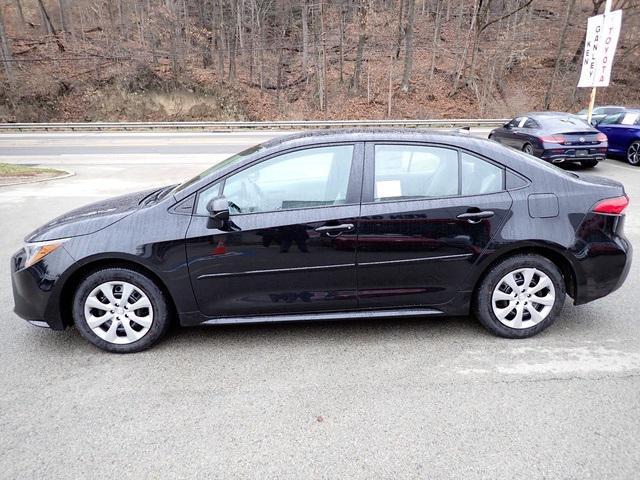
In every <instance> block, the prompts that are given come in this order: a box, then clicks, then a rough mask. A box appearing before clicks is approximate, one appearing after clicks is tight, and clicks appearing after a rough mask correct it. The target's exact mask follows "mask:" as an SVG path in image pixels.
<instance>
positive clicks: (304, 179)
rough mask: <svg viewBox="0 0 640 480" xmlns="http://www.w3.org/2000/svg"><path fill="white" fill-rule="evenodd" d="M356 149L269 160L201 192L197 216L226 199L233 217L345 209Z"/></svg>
mask: <svg viewBox="0 0 640 480" xmlns="http://www.w3.org/2000/svg"><path fill="white" fill-rule="evenodd" d="M352 158H353V145H339V146H331V147H318V148H309V149H306V150H298V151H295V152H291V153H286V154H284V155H279V156H277V157H273V158H270V159H269V160H265V161H263V162H261V163H259V164H257V165H253V166H251V167H249V168H246V169H244V170H242V171H241V172H238V173H236V174H235V175H231V176H230V177H228V178H227V179H226V180H225V181H224V185H223V186H222V191H220V185H219V184H217V185H214V186H212V187H209V188H208V189H207V190H205V191H203V192H201V194H200V197H199V200H198V208H197V210H196V211H197V214H199V215H206V214H207V209H206V206H207V202H208V201H209V200H211V199H212V198H214V197H216V196H218V195H223V196H224V197H225V198H226V199H227V200H228V201H229V208H230V211H231V213H232V214H233V213H236V214H237V213H258V212H271V211H278V210H288V209H293V208H310V207H319V206H329V205H342V204H345V203H346V200H347V188H348V184H349V173H350V171H351V163H352Z"/></svg>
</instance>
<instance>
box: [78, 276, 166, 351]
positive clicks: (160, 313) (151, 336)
mask: <svg viewBox="0 0 640 480" xmlns="http://www.w3.org/2000/svg"><path fill="white" fill-rule="evenodd" d="M118 281H121V282H127V283H129V284H132V285H134V286H135V287H136V288H137V289H139V290H140V291H142V292H143V293H144V294H145V295H146V296H147V298H148V299H149V302H150V303H151V307H152V312H153V321H152V323H151V325H150V326H149V327H148V331H147V332H146V333H145V334H144V336H143V337H142V338H140V339H138V340H136V341H134V342H132V343H126V344H116V343H111V342H109V341H106V340H104V339H102V338H100V337H99V336H98V335H97V334H96V333H94V331H93V330H92V329H91V327H89V325H88V323H87V319H86V318H85V314H84V305H85V302H86V300H87V298H88V296H89V294H90V293H91V292H92V291H93V290H94V289H95V288H96V287H98V286H99V285H101V284H103V283H105V282H118ZM73 320H74V323H75V325H76V328H77V329H78V331H79V332H80V335H82V336H83V337H84V338H85V339H86V340H88V341H89V342H91V343H92V344H93V345H95V346H96V347H98V348H101V349H102V350H106V351H107V352H113V353H134V352H140V351H142V350H146V349H147V348H149V347H151V346H153V345H154V344H155V343H157V342H158V341H159V340H160V339H161V338H162V337H163V336H164V335H165V334H166V332H167V330H168V329H169V326H170V324H171V321H170V318H169V309H168V307H167V301H166V299H165V295H164V294H163V292H162V290H161V289H160V288H159V287H158V286H157V285H156V284H155V283H154V282H153V281H152V280H150V279H149V278H148V277H146V276H145V275H143V274H141V273H139V272H137V271H135V270H129V269H126V268H106V269H103V270H98V271H96V272H93V273H91V274H89V275H88V276H87V277H85V278H84V279H83V280H82V281H81V282H80V284H79V285H78V288H77V289H76V293H75V295H74V298H73Z"/></svg>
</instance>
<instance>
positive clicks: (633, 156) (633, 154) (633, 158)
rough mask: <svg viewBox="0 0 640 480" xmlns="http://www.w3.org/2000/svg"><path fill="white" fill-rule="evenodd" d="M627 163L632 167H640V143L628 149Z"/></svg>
mask: <svg viewBox="0 0 640 480" xmlns="http://www.w3.org/2000/svg"><path fill="white" fill-rule="evenodd" d="M627 162H629V163H630V164H631V165H640V142H633V143H632V144H631V145H629V148H627Z"/></svg>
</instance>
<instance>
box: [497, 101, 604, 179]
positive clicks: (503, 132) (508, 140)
mask: <svg viewBox="0 0 640 480" xmlns="http://www.w3.org/2000/svg"><path fill="white" fill-rule="evenodd" d="M489 139H491V140H495V141H497V142H500V143H502V144H504V145H507V146H509V147H512V148H515V149H517V150H522V151H523V152H525V153H528V154H529V155H534V156H536V157H539V158H542V159H543V160H546V161H548V162H552V163H562V162H580V164H581V165H582V166H584V167H595V166H596V165H597V164H598V162H599V161H600V160H604V158H605V156H606V154H607V137H606V135H604V134H603V133H601V132H599V131H598V130H596V129H595V128H594V127H593V126H592V125H590V124H589V123H587V122H586V121H585V120H582V119H581V118H578V117H577V116H575V115H571V114H568V113H560V112H531V113H527V114H525V115H520V116H518V117H515V118H514V119H513V120H511V121H510V122H507V123H505V124H504V125H503V126H502V127H500V128H496V129H495V130H493V131H492V132H491V133H490V134H489Z"/></svg>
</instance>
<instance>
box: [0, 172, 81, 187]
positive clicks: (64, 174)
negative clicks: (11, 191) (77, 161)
mask: <svg viewBox="0 0 640 480" xmlns="http://www.w3.org/2000/svg"><path fill="white" fill-rule="evenodd" d="M60 171H61V172H65V173H63V174H62V175H58V176H57V177H50V178H37V179H35V180H24V181H21V182H13V183H3V184H1V185H0V188H2V187H13V186H15V185H28V184H30V183H41V182H49V181H51V180H62V179H63V178H69V177H73V176H74V175H75V174H76V173H75V172H69V171H67V170H60Z"/></svg>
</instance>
